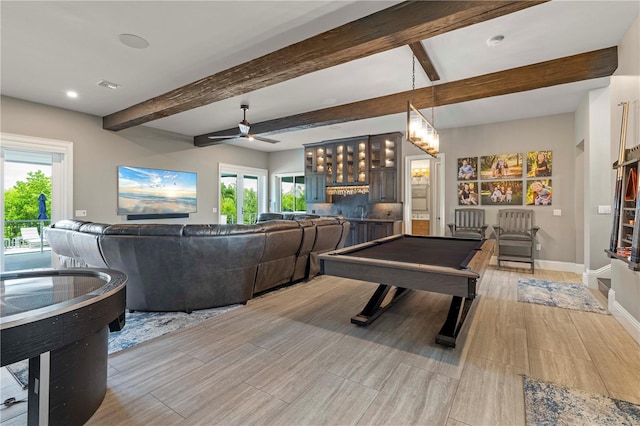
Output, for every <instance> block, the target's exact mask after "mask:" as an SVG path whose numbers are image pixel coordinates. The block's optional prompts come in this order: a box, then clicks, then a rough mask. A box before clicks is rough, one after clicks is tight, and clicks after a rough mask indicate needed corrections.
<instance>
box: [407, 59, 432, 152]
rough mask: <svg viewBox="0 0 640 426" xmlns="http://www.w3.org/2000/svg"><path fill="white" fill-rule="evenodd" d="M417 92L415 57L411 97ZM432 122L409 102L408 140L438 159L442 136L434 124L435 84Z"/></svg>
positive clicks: (414, 60)
mask: <svg viewBox="0 0 640 426" xmlns="http://www.w3.org/2000/svg"><path fill="white" fill-rule="evenodd" d="M415 90H416V57H415V56H413V66H412V91H411V97H412V99H413V93H414V92H415ZM431 98H432V99H431V102H432V103H431V122H429V120H427V118H426V117H425V116H424V115H422V113H421V112H420V111H419V110H418V109H417V108H416V107H414V106H413V104H412V103H411V101H408V102H407V140H408V141H409V142H411V143H412V144H413V145H415V146H417V147H418V148H420V149H421V150H422V151H424V152H426V153H427V154H429V155H431V156H432V157H437V156H438V152H439V149H440V135H438V131H437V130H436V128H435V126H434V124H433V123H435V103H436V92H435V86H434V85H433V82H432V83H431Z"/></svg>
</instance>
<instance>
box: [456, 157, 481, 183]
mask: <svg viewBox="0 0 640 426" xmlns="http://www.w3.org/2000/svg"><path fill="white" fill-rule="evenodd" d="M477 179H478V157H464V158H458V180H477Z"/></svg>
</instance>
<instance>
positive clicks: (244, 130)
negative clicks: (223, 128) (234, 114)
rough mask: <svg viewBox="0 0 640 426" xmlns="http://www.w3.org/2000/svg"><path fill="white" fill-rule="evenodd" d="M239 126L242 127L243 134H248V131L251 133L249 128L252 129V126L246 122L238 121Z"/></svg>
mask: <svg viewBox="0 0 640 426" xmlns="http://www.w3.org/2000/svg"><path fill="white" fill-rule="evenodd" d="M238 127H239V128H240V133H242V134H243V135H246V134H247V133H249V129H251V127H250V126H249V125H248V123H247V124H245V123H238Z"/></svg>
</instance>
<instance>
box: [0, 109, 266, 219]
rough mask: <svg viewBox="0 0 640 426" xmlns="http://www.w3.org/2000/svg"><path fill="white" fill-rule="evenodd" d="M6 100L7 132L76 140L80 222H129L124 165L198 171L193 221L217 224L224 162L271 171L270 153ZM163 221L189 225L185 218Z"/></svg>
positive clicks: (76, 195)
mask: <svg viewBox="0 0 640 426" xmlns="http://www.w3.org/2000/svg"><path fill="white" fill-rule="evenodd" d="M0 102H1V105H0V106H1V108H2V117H1V122H0V123H1V129H2V131H3V132H6V133H15V134H19V135H26V136H36V137H42V138H50V139H59V140H65V141H70V142H73V144H74V165H73V169H74V185H73V186H74V188H73V194H74V200H73V206H74V211H75V210H87V216H86V217H83V218H78V219H82V220H88V221H92V222H103V223H118V222H124V221H125V220H126V219H125V217H124V216H118V215H117V214H116V213H117V210H116V209H117V197H116V186H117V172H116V170H117V166H118V165H127V166H140V167H152V168H161V169H170V170H181V171H190V172H196V173H197V174H198V182H197V189H198V212H197V213H193V214H191V215H190V217H189V219H187V220H186V221H187V222H189V223H217V221H218V217H217V214H213V211H212V209H213V208H214V207H218V196H219V187H220V186H219V182H218V164H219V163H227V164H235V165H241V166H248V167H255V168H262V169H267V168H268V167H269V155H268V154H267V153H265V152H259V151H254V150H250V149H245V148H239V147H235V146H233V145H230V144H223V145H217V146H211V147H206V148H198V147H195V146H194V145H193V141H192V139H191V138H190V137H187V136H184V135H179V134H175V133H170V132H166V131H162V130H156V129H152V128H150V127H145V126H139V127H135V128H132V129H127V130H122V131H120V132H111V131H107V130H103V129H102V119H101V118H100V117H96V116H92V115H88V114H81V113H77V112H73V111H69V110H64V109H60V108H54V107H49V106H46V105H42V104H36V103H32V102H27V101H23V100H19V99H15V98H9V97H2V98H1V99H0ZM154 221H157V220H154ZM162 221H163V222H167V223H171V222H176V223H184V222H185V219H163V220H162ZM136 222H137V223H139V222H144V221H136Z"/></svg>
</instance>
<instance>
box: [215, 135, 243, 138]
mask: <svg viewBox="0 0 640 426" xmlns="http://www.w3.org/2000/svg"><path fill="white" fill-rule="evenodd" d="M242 137H245V135H229V136H208V138H209V139H236V138H242Z"/></svg>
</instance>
